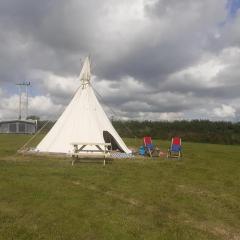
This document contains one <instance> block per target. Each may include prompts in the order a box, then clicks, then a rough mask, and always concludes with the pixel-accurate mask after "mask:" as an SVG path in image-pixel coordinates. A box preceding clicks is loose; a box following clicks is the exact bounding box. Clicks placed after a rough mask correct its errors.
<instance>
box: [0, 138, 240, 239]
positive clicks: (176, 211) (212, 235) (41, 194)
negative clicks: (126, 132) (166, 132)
mask: <svg viewBox="0 0 240 240" xmlns="http://www.w3.org/2000/svg"><path fill="white" fill-rule="evenodd" d="M41 137H42V136H40V137H39V138H38V139H36V141H35V143H33V145H34V144H36V143H37V141H39V140H40V138H41ZM28 138H29V136H24V135H0V239H3V240H8V239H17V240H21V239H27V240H28V239H34V240H36V239H54V240H55V239H59V240H60V239H70V240H71V239H76V240H79V239H84V240H87V239H91V240H92V239H104V240H105V239H106V240H110V239H111V240H112V239H119V240H120V239H121V240H122V239H124V240H125V239H137V240H139V239H140V240H141V239H153V240H155V239H156V240H157V239H169V240H175V239H183V240H188V239H189V240H192V239H203V240H205V239H233V240H238V239H240V230H239V226H240V191H239V190H240V146H226V145H211V144H196V143H183V147H184V159H183V160H181V161H177V160H165V159H164V158H157V159H154V160H153V159H143V158H142V159H134V160H115V161H114V162H113V163H111V164H108V165H106V166H105V167H104V166H103V165H102V164H97V163H80V164H76V165H75V166H74V167H72V166H71V165H70V159H50V158H44V157H39V156H38V157H30V156H25V157H24V156H19V155H16V150H17V149H18V148H19V147H20V146H22V145H23V144H24V142H26V141H27V139H28ZM125 141H126V143H127V144H128V145H130V146H132V147H136V146H140V145H141V139H125ZM155 143H156V145H158V146H159V147H160V148H161V149H162V150H163V151H166V150H167V148H168V146H169V142H166V141H161V140H157V141H155Z"/></svg>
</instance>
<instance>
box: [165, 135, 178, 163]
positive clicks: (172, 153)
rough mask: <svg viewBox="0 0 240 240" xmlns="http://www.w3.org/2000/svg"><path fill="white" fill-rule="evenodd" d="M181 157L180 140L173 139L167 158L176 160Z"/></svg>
mask: <svg viewBox="0 0 240 240" xmlns="http://www.w3.org/2000/svg"><path fill="white" fill-rule="evenodd" d="M181 157H182V139H181V138H180V137H173V138H172V141H171V146H170V148H169V149H168V155H167V158H178V159H180V158H181Z"/></svg>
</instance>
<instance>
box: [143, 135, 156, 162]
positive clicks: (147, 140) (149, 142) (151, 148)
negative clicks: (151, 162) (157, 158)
mask: <svg viewBox="0 0 240 240" xmlns="http://www.w3.org/2000/svg"><path fill="white" fill-rule="evenodd" d="M143 142H144V146H145V149H146V152H147V153H148V154H149V156H150V157H152V153H153V151H154V145H153V142H152V138H151V137H149V136H146V137H144V138H143Z"/></svg>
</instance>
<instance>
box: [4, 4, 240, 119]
mask: <svg viewBox="0 0 240 240" xmlns="http://www.w3.org/2000/svg"><path fill="white" fill-rule="evenodd" d="M239 8H240V0H181V1H180V0H131V1H130V0H101V1H99V0H88V1H84V0H68V1H66V0H41V1H37V0H0V119H9V118H16V117H17V115H18V113H17V111H18V110H17V109H18V91H17V88H16V86H15V84H16V83H18V82H23V81H30V82H31V85H32V86H31V87H30V89H29V92H30V99H29V108H30V109H29V111H30V113H31V114H34V115H38V116H40V117H41V119H49V118H50V119H56V118H57V117H58V116H59V114H60V113H61V112H62V111H63V109H64V108H65V106H66V104H67V103H68V102H69V101H70V99H71V97H72V95H73V93H74V91H75V90H76V88H77V87H78V85H79V81H78V79H77V76H78V75H79V72H80V67H81V62H82V60H83V59H84V57H85V56H87V55H88V54H90V55H91V58H92V62H93V69H92V71H93V75H94V76H93V80H92V84H93V86H94V88H95V89H96V90H97V92H98V93H99V94H100V95H101V96H102V99H101V100H102V101H103V104H104V106H105V107H106V106H107V107H106V110H107V111H108V112H109V114H110V115H112V113H111V112H110V111H109V108H112V109H114V112H115V117H116V118H122V119H138V120H143V119H149V120H175V119H211V120H230V121H240V9H239Z"/></svg>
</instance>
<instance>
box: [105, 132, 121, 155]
mask: <svg viewBox="0 0 240 240" xmlns="http://www.w3.org/2000/svg"><path fill="white" fill-rule="evenodd" d="M103 139H104V141H105V143H111V150H114V151H116V150H118V151H120V152H124V151H123V150H122V149H121V147H120V146H119V144H118V142H117V141H116V139H115V138H114V137H113V136H112V134H111V133H109V132H108V131H103Z"/></svg>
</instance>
